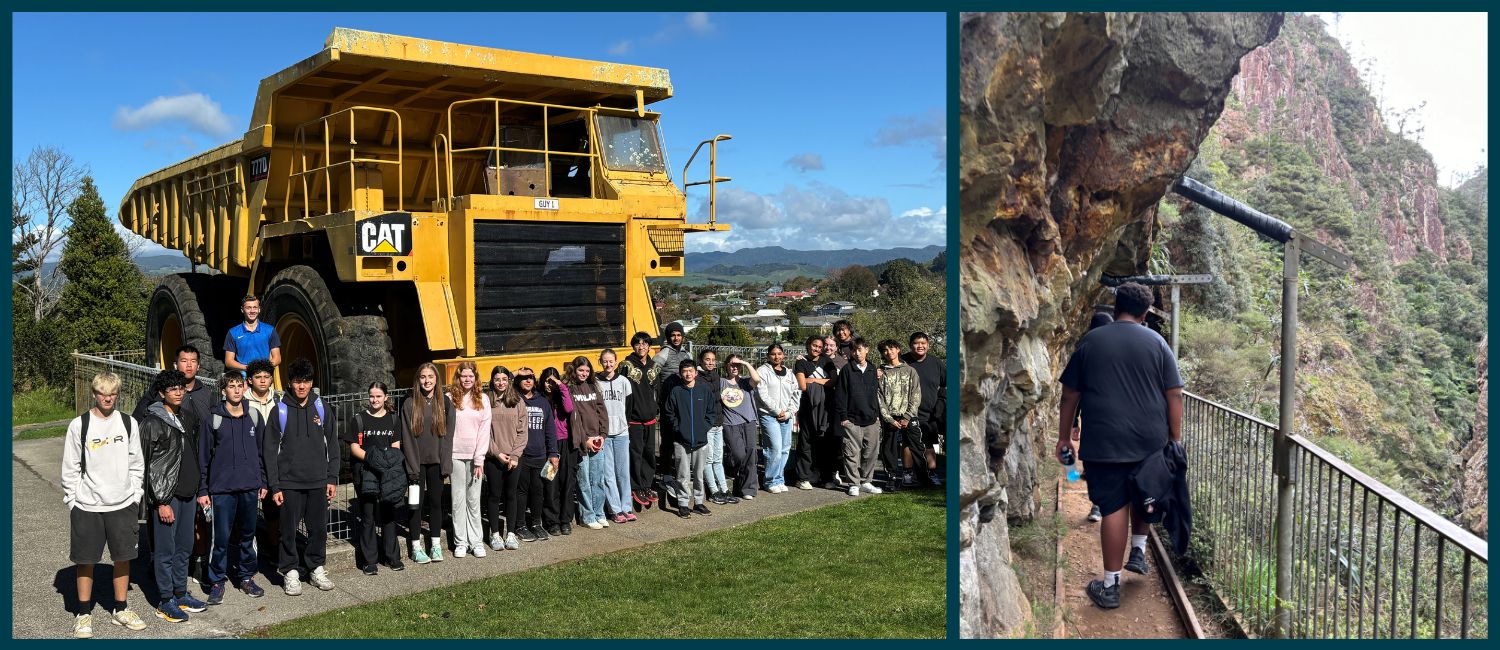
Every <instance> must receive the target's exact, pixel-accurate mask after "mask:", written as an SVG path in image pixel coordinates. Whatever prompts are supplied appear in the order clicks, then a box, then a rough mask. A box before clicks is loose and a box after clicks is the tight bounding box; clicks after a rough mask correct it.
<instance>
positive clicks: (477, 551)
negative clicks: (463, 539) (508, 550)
mask: <svg viewBox="0 0 1500 650" xmlns="http://www.w3.org/2000/svg"><path fill="white" fill-rule="evenodd" d="M484 556H485V552H484V544H480V545H478V546H475V547H474V557H484Z"/></svg>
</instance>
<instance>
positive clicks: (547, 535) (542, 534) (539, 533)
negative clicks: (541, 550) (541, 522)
mask: <svg viewBox="0 0 1500 650" xmlns="http://www.w3.org/2000/svg"><path fill="white" fill-rule="evenodd" d="M554 528H556V527H555V526H554ZM531 532H532V533H534V534H535V535H536V538H537V539H538V540H540V541H543V542H545V541H547V540H549V539H552V535H554V534H556V533H553V532H552V531H550V530H547V529H546V528H544V527H542V526H532V527H531ZM558 532H561V531H558Z"/></svg>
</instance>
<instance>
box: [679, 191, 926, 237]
mask: <svg viewBox="0 0 1500 650" xmlns="http://www.w3.org/2000/svg"><path fill="white" fill-rule="evenodd" d="M707 204H708V202H707V201H706V200H703V199H702V198H701V197H700V198H699V202H698V209H697V216H696V218H695V219H694V221H698V222H702V221H706V220H707V219H708V205H707ZM947 213H948V210H947V208H946V207H943V208H939V209H937V210H933V209H932V208H929V207H921V208H916V209H913V210H907V211H906V212H904V213H902V214H901V215H900V216H896V215H895V214H894V213H893V212H892V210H891V206H890V202H889V201H887V200H886V199H885V198H882V197H868V196H852V195H850V194H848V193H847V192H844V191H843V190H841V189H839V188H836V187H832V186H829V185H826V184H823V183H811V184H809V185H808V186H807V187H796V186H787V187H786V188H783V189H782V190H781V191H780V192H777V193H775V194H758V193H756V192H751V191H748V190H743V189H738V188H736V189H733V190H730V189H726V190H724V191H722V192H720V193H719V205H718V211H717V216H718V220H719V221H721V222H723V223H726V224H729V225H731V226H732V227H733V230H731V231H730V232H728V233H714V234H712V235H695V236H693V237H691V238H689V240H688V243H689V246H691V248H692V250H693V251H694V252H701V251H705V250H738V249H740V248H746V247H751V246H784V247H786V248H793V249H799V250H829V249H849V248H856V249H879V248H893V247H897V246H917V247H920V246H928V245H932V244H939V245H941V244H943V243H944V242H945V241H947V232H948V230H947V227H948V220H947Z"/></svg>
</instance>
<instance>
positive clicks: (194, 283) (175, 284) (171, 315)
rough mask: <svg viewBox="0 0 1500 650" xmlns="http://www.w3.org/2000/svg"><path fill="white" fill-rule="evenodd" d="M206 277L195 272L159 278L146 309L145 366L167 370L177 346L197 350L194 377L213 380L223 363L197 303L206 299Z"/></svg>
mask: <svg viewBox="0 0 1500 650" xmlns="http://www.w3.org/2000/svg"><path fill="white" fill-rule="evenodd" d="M208 295H209V294H208V277H207V276H205V275H202V274H198V273H177V274H174V275H167V276H163V277H162V279H161V284H159V285H157V286H156V290H155V291H152V292H151V302H149V303H147V307H146V365H148V366H152V367H154V368H166V367H170V366H171V364H172V362H173V361H175V360H176V359H175V358H174V355H175V354H176V352H177V348H178V347H179V346H181V345H191V346H193V347H195V348H197V349H198V374H199V375H202V376H204V377H213V378H217V377H218V376H219V375H220V374H221V373H223V372H224V362H223V361H221V360H219V358H218V357H217V356H216V355H215V353H214V342H213V339H212V338H211V337H210V336H209V333H208V325H207V320H206V319H205V317H204V314H203V310H202V309H201V308H200V307H199V304H200V302H199V300H200V298H203V299H205V300H206V297H207V296H208Z"/></svg>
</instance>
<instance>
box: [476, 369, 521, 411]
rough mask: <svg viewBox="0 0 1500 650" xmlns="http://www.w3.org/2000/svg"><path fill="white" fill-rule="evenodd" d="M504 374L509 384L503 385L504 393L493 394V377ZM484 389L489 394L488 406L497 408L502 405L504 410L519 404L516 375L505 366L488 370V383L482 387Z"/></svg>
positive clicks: (519, 396)
mask: <svg viewBox="0 0 1500 650" xmlns="http://www.w3.org/2000/svg"><path fill="white" fill-rule="evenodd" d="M502 373H503V374H504V375H505V376H506V377H509V378H510V383H509V384H506V385H505V392H503V393H497V392H495V376H496V375H499V374H502ZM484 389H485V390H487V391H489V392H490V405H491V406H499V405H501V404H504V405H505V407H506V408H515V407H516V405H517V404H520V403H521V391H518V390H516V375H515V373H512V372H511V371H510V368H506V367H505V366H495V367H494V368H490V383H488V384H485V385H484Z"/></svg>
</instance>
